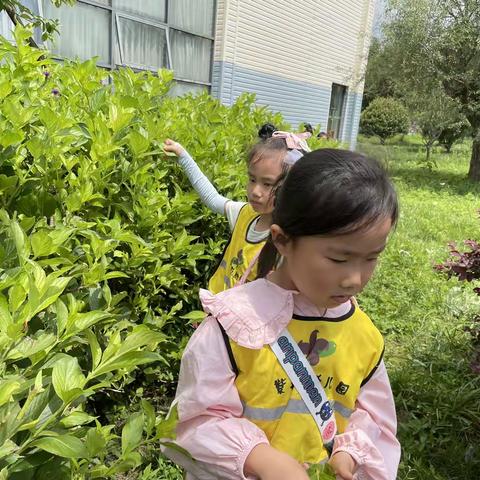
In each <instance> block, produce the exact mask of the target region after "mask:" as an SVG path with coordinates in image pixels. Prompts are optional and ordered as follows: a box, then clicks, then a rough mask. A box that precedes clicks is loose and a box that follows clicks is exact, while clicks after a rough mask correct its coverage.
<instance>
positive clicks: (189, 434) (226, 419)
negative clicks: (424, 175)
mask: <svg viewBox="0 0 480 480" xmlns="http://www.w3.org/2000/svg"><path fill="white" fill-rule="evenodd" d="M397 218H398V203H397V197H396V193H395V190H394V188H393V186H392V184H391V183H390V181H389V179H388V178H387V175H386V173H385V172H384V170H383V169H382V168H381V166H380V165H379V164H378V163H377V162H376V161H375V160H372V159H369V158H366V157H364V156H362V155H360V154H357V153H353V152H349V151H345V150H332V149H322V150H317V151H314V152H311V153H307V154H306V155H305V156H304V157H303V158H301V159H300V160H299V161H298V162H297V163H296V164H294V165H293V167H292V168H291V169H290V171H289V173H288V174H287V176H286V179H285V180H284V183H283V185H282V187H281V188H280V190H279V191H278V193H277V195H276V200H275V209H274V211H273V218H272V225H271V227H270V232H271V234H270V237H269V239H268V241H267V243H266V245H265V247H264V249H263V250H262V253H261V255H260V259H259V265H258V275H259V278H258V279H257V280H254V281H252V282H249V283H246V284H244V285H240V286H238V287H236V288H233V289H230V290H226V291H224V292H221V293H219V294H217V295H212V294H211V293H210V292H208V291H206V290H203V291H201V299H202V303H203V306H204V308H205V311H206V312H207V313H208V314H209V316H208V317H207V318H206V319H205V320H204V321H203V322H202V324H201V325H200V327H199V328H198V329H197V330H196V332H195V333H194V334H193V336H192V338H191V339H190V341H189V343H188V345H187V347H186V349H185V352H184V354H183V358H182V364H181V370H180V377H179V382H178V389H177V395H176V399H175V401H174V405H175V406H176V408H177V412H178V417H179V422H178V424H177V429H176V430H177V432H176V433H177V437H176V443H177V444H178V446H180V447H181V448H183V449H184V450H183V451H185V450H186V451H187V452H189V455H186V454H184V453H182V450H180V449H172V448H164V449H163V450H164V453H165V454H166V455H167V456H168V457H170V458H171V459H172V460H174V461H176V462H177V463H178V464H180V465H182V466H183V467H184V468H185V469H186V471H187V472H188V473H187V478H188V479H191V480H193V479H195V480H212V479H218V480H220V479H222V480H225V479H227V480H239V479H242V480H245V479H261V480H307V479H308V475H307V470H306V469H307V468H308V466H309V465H312V464H321V463H323V462H327V461H328V462H329V463H330V465H331V466H332V467H333V468H334V470H335V472H336V474H337V479H343V480H352V479H354V480H355V479H358V480H360V479H369V480H394V479H395V478H396V474H397V468H398V463H399V458H400V445H399V442H398V441H397V439H396V415H395V406H394V401H393V396H392V391H391V388H390V383H389V380H388V375H387V372H386V369H385V365H384V363H383V360H382V357H383V346H384V344H383V339H382V336H381V334H380V332H379V331H378V330H377V328H376V327H375V325H374V324H373V323H372V321H371V320H370V319H369V317H368V316H367V315H366V314H365V313H364V312H363V311H361V310H360V308H359V307H358V306H357V305H355V304H354V303H353V302H352V300H351V299H352V298H353V296H354V295H357V294H358V293H360V292H361V291H362V289H363V288H364V287H365V285H366V284H367V283H368V281H369V280H370V278H371V276H372V274H373V272H374V270H375V266H376V264H377V260H378V256H379V255H380V253H381V252H382V251H383V250H384V248H385V246H386V243H387V239H388V236H389V233H390V231H391V230H392V228H393V227H394V225H395V224H396V221H397Z"/></svg>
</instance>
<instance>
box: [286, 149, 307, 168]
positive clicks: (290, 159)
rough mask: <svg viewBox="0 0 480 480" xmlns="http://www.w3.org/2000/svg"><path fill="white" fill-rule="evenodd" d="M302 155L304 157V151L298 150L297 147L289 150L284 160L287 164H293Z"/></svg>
mask: <svg viewBox="0 0 480 480" xmlns="http://www.w3.org/2000/svg"><path fill="white" fill-rule="evenodd" d="M302 157H303V153H302V152H301V151H300V150H297V149H294V150H289V151H288V153H287V155H286V156H285V160H284V162H285V163H286V164H287V165H293V164H295V163H296V162H297V161H298V160H299V159H300V158H302Z"/></svg>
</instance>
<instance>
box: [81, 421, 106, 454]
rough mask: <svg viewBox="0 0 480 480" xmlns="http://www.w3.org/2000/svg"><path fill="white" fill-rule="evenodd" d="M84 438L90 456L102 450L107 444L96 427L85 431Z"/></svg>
mask: <svg viewBox="0 0 480 480" xmlns="http://www.w3.org/2000/svg"><path fill="white" fill-rule="evenodd" d="M85 440H86V445H87V449H88V452H89V453H90V456H91V457H95V456H97V455H98V454H100V453H101V452H103V451H104V450H105V447H106V445H107V441H106V439H105V437H104V436H103V434H102V432H101V431H99V430H98V429H97V428H90V429H89V430H88V432H87V436H86V438H85Z"/></svg>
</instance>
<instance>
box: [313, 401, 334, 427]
mask: <svg viewBox="0 0 480 480" xmlns="http://www.w3.org/2000/svg"><path fill="white" fill-rule="evenodd" d="M315 415H320V418H321V419H322V425H323V424H324V423H325V422H326V421H327V420H328V419H329V418H330V417H331V416H332V415H333V410H332V407H331V405H330V402H325V403H324V404H323V405H322V408H320V410H319V411H318V412H315Z"/></svg>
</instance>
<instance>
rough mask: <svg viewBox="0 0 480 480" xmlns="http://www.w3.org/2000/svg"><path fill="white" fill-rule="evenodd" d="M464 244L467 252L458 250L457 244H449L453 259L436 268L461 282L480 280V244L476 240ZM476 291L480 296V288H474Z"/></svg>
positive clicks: (466, 241)
mask: <svg viewBox="0 0 480 480" xmlns="http://www.w3.org/2000/svg"><path fill="white" fill-rule="evenodd" d="M463 243H464V244H465V246H466V247H467V250H466V251H460V250H458V248H457V245H456V243H455V242H451V243H449V247H450V256H451V259H450V260H447V261H446V262H444V263H441V264H439V265H436V267H435V268H436V269H437V270H438V271H439V272H444V273H446V274H447V275H448V276H449V277H452V276H453V277H457V278H458V279H459V280H460V281H467V282H471V281H473V280H480V244H479V243H478V242H475V241H474V240H465V241H464V242H463ZM474 291H475V292H476V293H477V294H478V295H480V287H477V288H474Z"/></svg>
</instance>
